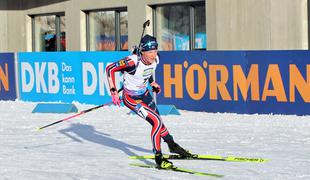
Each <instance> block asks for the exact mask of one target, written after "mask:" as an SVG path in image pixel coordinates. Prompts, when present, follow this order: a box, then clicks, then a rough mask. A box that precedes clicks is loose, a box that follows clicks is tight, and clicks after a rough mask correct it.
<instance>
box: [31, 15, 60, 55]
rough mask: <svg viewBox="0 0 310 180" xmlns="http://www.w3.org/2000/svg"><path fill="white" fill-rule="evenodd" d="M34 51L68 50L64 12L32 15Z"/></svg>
mask: <svg viewBox="0 0 310 180" xmlns="http://www.w3.org/2000/svg"><path fill="white" fill-rule="evenodd" d="M32 49H33V51H66V24H65V16H64V14H57V15H38V16H32Z"/></svg>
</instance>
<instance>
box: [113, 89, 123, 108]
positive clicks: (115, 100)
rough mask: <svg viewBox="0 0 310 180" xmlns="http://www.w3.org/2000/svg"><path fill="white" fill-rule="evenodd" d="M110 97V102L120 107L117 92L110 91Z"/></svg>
mask: <svg viewBox="0 0 310 180" xmlns="http://www.w3.org/2000/svg"><path fill="white" fill-rule="evenodd" d="M111 96H112V102H113V103H114V104H115V105H118V106H121V100H120V98H119V95H118V92H117V91H116V90H115V89H114V88H112V89H111Z"/></svg>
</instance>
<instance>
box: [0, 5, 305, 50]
mask: <svg viewBox="0 0 310 180" xmlns="http://www.w3.org/2000/svg"><path fill="white" fill-rule="evenodd" d="M308 7H309V2H308V0H205V1H201V0H1V1H0V18H1V21H0V52H20V51H29V52H32V51H88V50H89V51H98V50H127V49H129V50H130V49H131V47H132V46H134V45H137V44H138V43H139V40H140V37H141V33H142V24H143V23H144V22H145V21H146V20H148V19H149V20H150V21H151V23H150V26H149V27H148V28H146V33H149V34H153V35H155V36H156V37H157V39H158V40H159V42H160V49H161V50H196V49H200V50H204V49H207V50H274V49H280V50H282V49H309V25H308V20H309V8H308Z"/></svg>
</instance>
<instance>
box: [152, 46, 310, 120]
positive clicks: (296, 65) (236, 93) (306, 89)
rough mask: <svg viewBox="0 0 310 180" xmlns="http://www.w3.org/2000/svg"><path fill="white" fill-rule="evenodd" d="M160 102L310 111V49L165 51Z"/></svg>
mask: <svg viewBox="0 0 310 180" xmlns="http://www.w3.org/2000/svg"><path fill="white" fill-rule="evenodd" d="M160 57H161V60H160V64H159V67H158V69H157V70H156V81H157V82H158V83H159V84H161V86H162V89H163V92H162V93H161V94H159V95H158V96H157V103H159V104H174V105H176V107H177V108H179V109H184V110H193V111H206V112H234V113H275V114H297V115H303V114H310V52H309V51H174V52H171V51H170V52H160Z"/></svg>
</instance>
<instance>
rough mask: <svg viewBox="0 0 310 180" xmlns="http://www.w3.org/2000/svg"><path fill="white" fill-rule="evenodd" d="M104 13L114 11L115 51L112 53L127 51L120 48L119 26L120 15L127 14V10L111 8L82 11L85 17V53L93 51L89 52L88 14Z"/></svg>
mask: <svg viewBox="0 0 310 180" xmlns="http://www.w3.org/2000/svg"><path fill="white" fill-rule="evenodd" d="M104 11H114V17H115V19H114V21H115V49H114V51H128V49H122V48H121V25H120V21H121V20H120V18H121V16H120V13H121V12H127V13H128V10H127V8H126V7H124V8H113V9H96V10H88V11H84V13H85V15H86V51H93V50H90V22H89V14H90V13H96V12H104Z"/></svg>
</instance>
